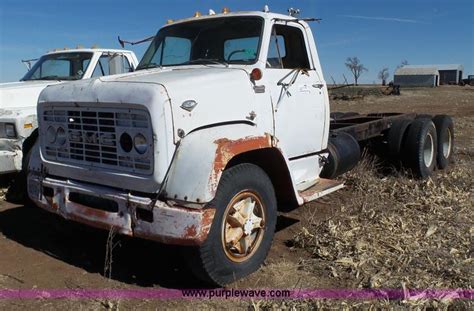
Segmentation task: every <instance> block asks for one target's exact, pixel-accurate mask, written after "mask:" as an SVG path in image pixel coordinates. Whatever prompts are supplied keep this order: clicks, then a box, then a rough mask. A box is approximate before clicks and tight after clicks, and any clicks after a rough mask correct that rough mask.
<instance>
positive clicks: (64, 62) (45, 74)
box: [21, 53, 93, 81]
mask: <svg viewBox="0 0 474 311" xmlns="http://www.w3.org/2000/svg"><path fill="white" fill-rule="evenodd" d="M92 55H93V53H55V54H49V55H43V56H42V57H41V58H40V59H39V60H38V61H37V62H36V63H35V65H34V66H33V68H31V70H30V71H28V73H27V74H26V75H25V76H24V77H23V79H21V80H22V81H27V80H79V79H82V76H83V75H84V73H85V72H86V69H87V67H88V66H89V63H90V61H91V58H92Z"/></svg>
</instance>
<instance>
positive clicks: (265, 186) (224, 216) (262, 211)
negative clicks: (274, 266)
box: [187, 164, 277, 286]
mask: <svg viewBox="0 0 474 311" xmlns="http://www.w3.org/2000/svg"><path fill="white" fill-rule="evenodd" d="M252 204H253V207H252ZM212 206H213V207H215V208H216V214H215V216H214V220H213V222H212V226H211V229H210V231H209V234H208V236H207V239H206V241H205V242H204V243H203V244H202V245H201V246H199V247H198V248H195V249H191V254H190V255H191V256H187V260H188V264H189V265H190V268H191V270H192V271H193V273H194V274H195V275H196V276H197V277H198V278H200V279H201V280H203V281H205V282H207V283H210V284H213V285H220V286H223V285H226V284H228V283H231V282H233V281H236V280H238V279H240V278H243V277H245V276H247V275H249V274H250V273H252V272H254V271H256V270H257V269H258V268H259V267H260V265H261V264H262V263H263V261H264V260H265V258H266V257H267V254H268V251H269V250H270V247H271V243H272V240H273V236H274V233H275V225H276V216H277V214H276V213H277V201H276V196H275V191H274V189H273V185H272V183H271V180H270V178H269V177H268V176H267V174H266V173H265V172H264V171H263V170H262V169H261V168H260V167H258V166H256V165H253V164H239V165H236V166H234V167H231V168H230V169H227V170H225V171H224V173H223V174H222V177H221V180H220V182H219V187H218V189H217V193H216V196H215V198H214V200H213V201H212ZM249 211H251V212H249ZM242 224H243V225H242Z"/></svg>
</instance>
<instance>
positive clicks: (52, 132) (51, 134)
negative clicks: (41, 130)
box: [46, 126, 56, 144]
mask: <svg viewBox="0 0 474 311" xmlns="http://www.w3.org/2000/svg"><path fill="white" fill-rule="evenodd" d="M46 139H47V140H48V143H50V144H53V143H54V142H55V141H56V129H55V128H54V127H52V126H50V127H48V129H47V130H46Z"/></svg>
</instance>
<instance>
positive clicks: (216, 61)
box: [180, 58, 229, 67]
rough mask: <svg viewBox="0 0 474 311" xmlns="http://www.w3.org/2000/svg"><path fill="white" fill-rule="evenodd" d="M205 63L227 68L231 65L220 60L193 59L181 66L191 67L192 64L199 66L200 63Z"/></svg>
mask: <svg viewBox="0 0 474 311" xmlns="http://www.w3.org/2000/svg"><path fill="white" fill-rule="evenodd" d="M203 62H208V63H212V64H218V65H224V66H226V67H229V63H228V62H226V61H223V60H219V59H213V58H196V59H191V60H189V61H187V62H184V63H182V64H180V65H191V64H199V63H203Z"/></svg>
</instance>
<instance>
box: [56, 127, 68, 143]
mask: <svg viewBox="0 0 474 311" xmlns="http://www.w3.org/2000/svg"><path fill="white" fill-rule="evenodd" d="M56 142H57V143H58V144H60V145H64V144H65V143H66V131H65V130H64V129H63V128H62V127H59V128H58V131H57V132H56Z"/></svg>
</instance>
